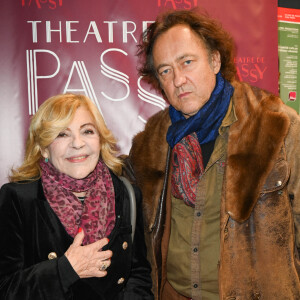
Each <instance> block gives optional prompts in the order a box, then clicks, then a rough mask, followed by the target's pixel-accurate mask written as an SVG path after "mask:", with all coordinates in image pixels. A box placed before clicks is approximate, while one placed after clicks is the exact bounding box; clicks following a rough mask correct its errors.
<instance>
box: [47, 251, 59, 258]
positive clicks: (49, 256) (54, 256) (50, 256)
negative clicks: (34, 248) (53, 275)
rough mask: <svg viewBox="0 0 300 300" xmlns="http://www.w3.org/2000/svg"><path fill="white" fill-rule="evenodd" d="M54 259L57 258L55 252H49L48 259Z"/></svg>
mask: <svg viewBox="0 0 300 300" xmlns="http://www.w3.org/2000/svg"><path fill="white" fill-rule="evenodd" d="M54 258H57V254H56V253H55V252H50V253H49V254H48V259H54Z"/></svg>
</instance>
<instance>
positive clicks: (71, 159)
mask: <svg viewBox="0 0 300 300" xmlns="http://www.w3.org/2000/svg"><path fill="white" fill-rule="evenodd" d="M87 158H88V155H79V156H72V157H68V158H67V160H68V161H69V162H72V163H77V162H83V161H85V160H86V159H87Z"/></svg>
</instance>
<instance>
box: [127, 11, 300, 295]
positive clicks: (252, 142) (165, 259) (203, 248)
mask: <svg viewBox="0 0 300 300" xmlns="http://www.w3.org/2000/svg"><path fill="white" fill-rule="evenodd" d="M233 49H234V48H233V42H232V39H231V38H230V36H229V35H228V33H226V32H225V31H224V30H223V29H222V28H221V26H220V25H218V23H217V22H215V21H214V20H212V19H210V18H208V17H207V16H205V15H201V14H198V13H196V12H195V11H174V12H169V13H165V14H163V15H161V16H159V17H158V18H157V20H156V22H155V23H153V24H151V26H150V27H149V29H148V30H147V31H146V32H145V34H144V36H143V40H142V42H141V44H140V45H139V53H138V55H139V57H140V58H141V60H142V63H143V64H142V67H141V68H140V74H142V75H143V76H144V78H145V79H146V80H147V81H148V82H150V83H152V85H153V86H154V88H156V89H158V90H161V92H162V94H163V95H164V96H165V97H166V99H167V100H168V101H169V103H170V107H169V108H167V109H166V110H164V111H161V112H158V113H157V114H155V115H154V116H152V117H151V118H150V119H149V121H148V122H147V124H146V127H145V130H144V131H143V132H141V133H139V134H138V135H137V136H136V137H134V139H133V144H132V149H131V151H130V154H129V159H130V161H131V163H132V167H133V170H134V171H135V175H136V180H137V182H138V184H139V186H140V187H141V189H142V192H143V197H144V212H145V219H146V226H147V227H146V232H147V238H148V241H147V243H148V247H149V250H148V252H149V255H150V260H151V262H152V269H153V270H152V272H153V281H154V289H155V291H154V292H155V294H156V299H163V300H165V299H168V300H170V299H171V300H176V299H180V300H181V299H193V300H196V299H203V300H207V299H209V300H214V299H222V300H225V299H226V300H229V299H231V300H233V299H243V300H249V299H269V300H273V299H280V300H282V299H289V300H290V299H300V284H299V272H300V264H299V247H300V236H299V229H300V198H299V197H300V194H299V193H300V178H299V177H300V175H299V174H300V172H299V171H300V169H299V163H300V151H299V150H300V119H299V116H298V115H297V113H296V112H295V111H293V110H292V109H291V108H289V107H287V106H286V105H284V104H283V102H282V101H281V100H280V99H279V98H277V97H276V96H274V95H271V94H270V93H268V92H266V91H263V90H260V89H258V88H255V87H251V86H250V85H248V84H247V83H242V82H238V81H236V80H235V75H236V71H235V66H234V62H233V57H234V52H233Z"/></svg>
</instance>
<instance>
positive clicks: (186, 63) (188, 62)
mask: <svg viewBox="0 0 300 300" xmlns="http://www.w3.org/2000/svg"><path fill="white" fill-rule="evenodd" d="M191 62H192V61H191V60H190V59H189V60H186V61H185V62H184V64H185V65H190V64H191Z"/></svg>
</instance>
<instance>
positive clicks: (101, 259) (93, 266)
mask: <svg viewBox="0 0 300 300" xmlns="http://www.w3.org/2000/svg"><path fill="white" fill-rule="evenodd" d="M83 238H84V232H83V230H82V231H81V232H79V233H78V234H77V235H76V236H75V238H74V241H73V244H72V245H71V246H70V247H69V249H68V250H67V251H66V253H65V256H66V257H67V259H68V260H69V262H70V264H71V265H72V267H73V269H74V270H75V272H76V273H77V274H78V276H79V277H80V278H88V277H104V276H106V274H107V271H106V269H107V268H108V267H109V265H110V258H111V257H112V251H110V250H106V251H102V248H103V246H105V245H106V244H107V243H108V239H107V238H104V239H101V240H99V241H97V242H94V243H92V244H90V245H86V246H81V244H82V241H83Z"/></svg>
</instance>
